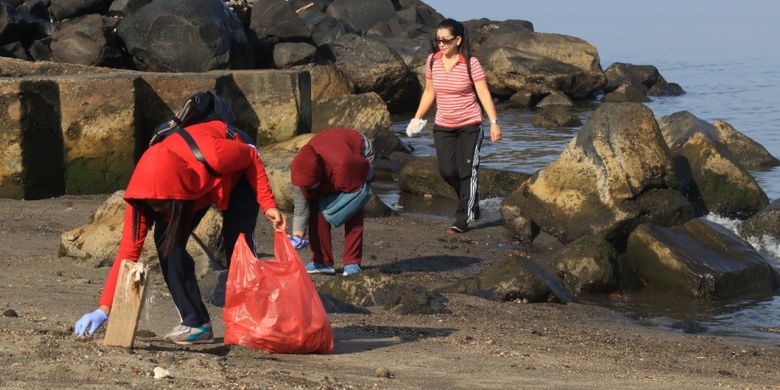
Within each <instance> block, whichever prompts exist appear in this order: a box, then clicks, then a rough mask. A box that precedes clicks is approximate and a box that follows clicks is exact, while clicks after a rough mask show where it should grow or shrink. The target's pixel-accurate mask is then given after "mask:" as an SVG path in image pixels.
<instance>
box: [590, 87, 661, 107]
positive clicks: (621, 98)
mask: <svg viewBox="0 0 780 390" xmlns="http://www.w3.org/2000/svg"><path fill="white" fill-rule="evenodd" d="M601 101H603V102H605V103H623V102H635V103H645V102H649V101H650V98H648V97H647V95H645V92H643V91H642V89H641V88H639V87H637V86H635V85H633V84H623V85H621V86H619V87H617V88H615V90H613V91H612V92H608V93H607V94H606V95H604V97H603V98H601Z"/></svg>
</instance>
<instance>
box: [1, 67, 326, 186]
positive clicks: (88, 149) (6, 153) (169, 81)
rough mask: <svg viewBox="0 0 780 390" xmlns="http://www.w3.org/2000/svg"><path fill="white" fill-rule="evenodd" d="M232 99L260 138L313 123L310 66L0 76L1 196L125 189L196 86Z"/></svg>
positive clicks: (283, 135) (282, 135)
mask: <svg viewBox="0 0 780 390" xmlns="http://www.w3.org/2000/svg"><path fill="white" fill-rule="evenodd" d="M203 90H211V91H215V92H216V93H217V94H218V95H220V96H222V97H224V98H225V99H226V100H228V101H230V102H231V104H232V105H233V108H234V111H236V115H237V123H236V125H237V126H238V127H240V128H242V129H243V130H245V131H247V133H249V134H250V135H252V136H253V137H255V139H256V140H257V142H258V145H265V144H268V143H272V142H279V141H284V140H287V139H290V138H292V137H294V136H296V135H298V134H303V133H308V132H309V131H310V129H311V92H310V91H311V79H310V77H309V74H308V72H296V71H277V70H258V71H250V70H242V71H214V72H208V73H177V74H173V73H140V72H127V71H120V72H115V73H108V74H78V75H60V76H28V77H13V78H0V129H2V130H0V197H5V198H24V199H41V198H47V197H52V196H58V195H63V194H91V193H107V192H112V191H115V190H118V189H122V188H124V186H125V185H126V184H127V180H128V179H129V177H130V175H131V173H132V170H133V166H134V164H135V161H137V160H138V157H139V156H140V155H141V153H143V151H144V150H146V148H147V146H148V143H149V139H150V138H151V133H152V131H153V130H154V128H155V127H156V126H157V125H158V124H160V123H161V122H162V121H163V120H164V119H165V118H167V117H168V116H170V115H173V114H174V113H175V112H177V111H178V110H179V109H180V108H181V106H182V104H184V102H185V101H186V99H187V98H188V97H190V96H191V95H192V94H194V93H195V92H197V91H203Z"/></svg>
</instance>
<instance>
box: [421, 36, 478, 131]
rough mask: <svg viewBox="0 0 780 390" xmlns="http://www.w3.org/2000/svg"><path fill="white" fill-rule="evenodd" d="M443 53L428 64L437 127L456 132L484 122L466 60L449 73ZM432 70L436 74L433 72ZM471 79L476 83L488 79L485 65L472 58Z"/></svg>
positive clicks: (426, 63)
mask: <svg viewBox="0 0 780 390" xmlns="http://www.w3.org/2000/svg"><path fill="white" fill-rule="evenodd" d="M442 55H443V53H442V52H440V51H439V52H436V53H434V54H431V56H433V66H432V67H431V66H428V64H430V63H431V57H430V56H428V59H427V60H426V62H425V65H426V66H425V78H426V79H429V80H432V81H433V91H434V93H435V95H436V120H435V123H436V126H440V127H446V128H450V129H455V128H459V127H464V126H468V125H474V124H478V123H481V122H482V109H481V108H480V107H479V104H478V103H477V95H476V93H474V88H473V87H472V86H471V80H469V74H468V69H467V67H466V57H464V56H463V54H461V55H460V57H459V58H458V62H456V63H455V65H454V66H453V67H452V69H450V70H449V71H447V70H446V69H445V68H444V61H442V58H441V57H442ZM431 68H433V70H431ZM471 78H472V79H473V80H474V82H475V83H476V82H477V81H480V80H484V79H485V73H484V71H483V70H482V65H480V64H479V60H477V58H476V57H471Z"/></svg>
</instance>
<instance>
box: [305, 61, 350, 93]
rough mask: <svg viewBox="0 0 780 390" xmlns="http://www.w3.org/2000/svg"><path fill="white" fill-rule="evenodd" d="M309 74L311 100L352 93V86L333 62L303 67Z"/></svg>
mask: <svg viewBox="0 0 780 390" xmlns="http://www.w3.org/2000/svg"><path fill="white" fill-rule="evenodd" d="M305 69H307V70H308V71H309V74H311V101H312V102H316V101H319V100H321V99H328V98H332V97H338V96H345V95H350V94H352V91H353V90H354V87H353V86H352V82H351V81H349V78H347V76H346V75H344V72H342V71H341V70H339V68H337V67H336V66H335V65H333V64H325V65H313V66H310V67H307V68H305Z"/></svg>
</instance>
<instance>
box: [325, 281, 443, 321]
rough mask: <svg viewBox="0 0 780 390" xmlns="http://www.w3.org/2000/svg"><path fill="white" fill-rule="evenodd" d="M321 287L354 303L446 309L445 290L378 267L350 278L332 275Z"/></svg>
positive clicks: (418, 310)
mask: <svg viewBox="0 0 780 390" xmlns="http://www.w3.org/2000/svg"><path fill="white" fill-rule="evenodd" d="M317 290H318V291H320V292H321V293H324V294H327V295H329V296H331V297H333V298H335V299H337V300H340V301H343V302H347V303H351V304H353V305H359V306H385V308H386V309H389V310H393V311H396V312H398V313H399V314H434V313H442V312H445V310H446V309H445V307H444V303H445V302H446V300H445V299H444V297H442V296H441V294H439V293H435V292H430V291H428V290H427V289H425V288H424V287H422V286H416V285H410V284H408V283H403V282H398V281H396V280H395V279H394V278H393V277H390V276H388V275H384V274H381V273H378V272H374V271H369V272H361V273H359V274H357V275H355V276H353V277H349V278H329V280H327V281H326V282H324V283H322V284H320V285H319V286H318V288H317Z"/></svg>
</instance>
